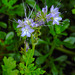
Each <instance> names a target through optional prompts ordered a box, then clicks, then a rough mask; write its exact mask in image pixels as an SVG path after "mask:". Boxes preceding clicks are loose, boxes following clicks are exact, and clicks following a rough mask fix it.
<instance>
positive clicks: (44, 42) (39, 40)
mask: <svg viewBox="0 0 75 75" xmlns="http://www.w3.org/2000/svg"><path fill="white" fill-rule="evenodd" d="M37 44H48V42H46V41H44V40H42V39H40V38H39V39H38V43H37Z"/></svg>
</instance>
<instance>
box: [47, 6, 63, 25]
mask: <svg viewBox="0 0 75 75" xmlns="http://www.w3.org/2000/svg"><path fill="white" fill-rule="evenodd" d="M59 14H60V12H59V9H58V8H57V7H56V8H54V6H53V5H52V7H51V9H50V13H49V14H48V15H46V18H47V22H49V21H53V25H54V24H57V25H59V21H61V20H62V18H61V17H60V16H59Z"/></svg>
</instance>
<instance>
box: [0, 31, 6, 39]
mask: <svg viewBox="0 0 75 75" xmlns="http://www.w3.org/2000/svg"><path fill="white" fill-rule="evenodd" d="M5 37H6V33H5V32H2V31H0V39H5Z"/></svg>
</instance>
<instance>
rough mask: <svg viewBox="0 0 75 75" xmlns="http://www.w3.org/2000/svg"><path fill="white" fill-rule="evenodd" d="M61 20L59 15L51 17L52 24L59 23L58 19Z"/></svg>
mask: <svg viewBox="0 0 75 75" xmlns="http://www.w3.org/2000/svg"><path fill="white" fill-rule="evenodd" d="M61 20H62V18H61V17H59V16H56V17H54V18H53V25H54V24H57V25H59V21H61Z"/></svg>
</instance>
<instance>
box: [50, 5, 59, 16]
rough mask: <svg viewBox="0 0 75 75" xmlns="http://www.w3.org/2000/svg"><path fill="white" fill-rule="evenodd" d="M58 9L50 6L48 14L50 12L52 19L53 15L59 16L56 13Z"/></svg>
mask: <svg viewBox="0 0 75 75" xmlns="http://www.w3.org/2000/svg"><path fill="white" fill-rule="evenodd" d="M58 11H59V9H58V8H57V7H56V8H54V6H53V5H52V7H51V9H50V12H51V16H52V17H54V16H55V15H59V13H60V12H58Z"/></svg>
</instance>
